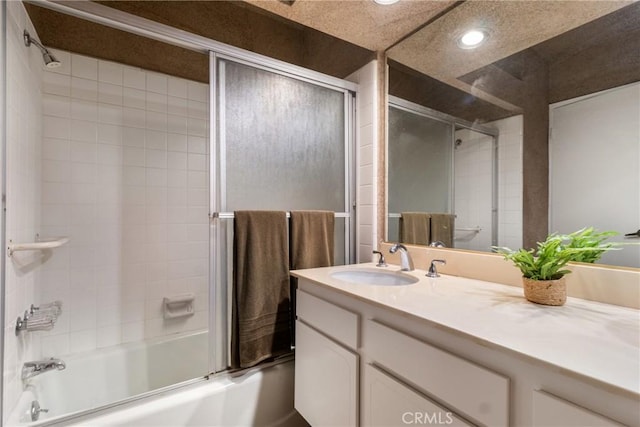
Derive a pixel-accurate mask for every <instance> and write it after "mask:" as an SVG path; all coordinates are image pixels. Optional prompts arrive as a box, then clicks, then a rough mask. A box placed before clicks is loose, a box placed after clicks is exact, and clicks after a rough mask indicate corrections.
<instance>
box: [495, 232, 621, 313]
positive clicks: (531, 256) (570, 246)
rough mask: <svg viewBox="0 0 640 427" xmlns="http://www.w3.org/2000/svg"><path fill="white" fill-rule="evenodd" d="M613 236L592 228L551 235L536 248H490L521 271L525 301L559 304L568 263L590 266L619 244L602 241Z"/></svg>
mask: <svg viewBox="0 0 640 427" xmlns="http://www.w3.org/2000/svg"><path fill="white" fill-rule="evenodd" d="M616 234H617V233H616V232H614V231H603V232H598V231H596V230H595V229H594V228H593V227H588V228H583V229H581V230H578V231H575V232H573V233H571V234H564V235H563V234H556V233H554V234H551V235H549V236H548V237H547V238H546V239H545V241H544V242H538V244H537V247H536V249H531V250H525V249H519V250H517V251H514V250H511V249H509V248H505V247H495V246H494V249H495V250H496V251H497V252H498V253H500V254H502V255H503V256H504V258H505V259H507V260H510V261H512V262H513V263H514V264H515V265H516V267H518V268H519V269H520V271H521V272H522V278H523V288H524V295H525V298H526V299H527V300H529V301H532V302H535V303H538V304H544V305H563V304H564V303H565V302H566V300H567V287H566V283H565V277H564V276H565V275H566V274H569V273H571V271H570V270H568V269H566V268H565V267H566V265H567V264H568V263H570V262H587V263H593V262H595V261H597V260H599V259H600V257H601V256H602V255H603V254H604V253H605V252H606V251H608V250H611V249H617V246H618V245H619V244H617V243H613V242H606V240H607V239H608V238H610V237H612V236H614V235H616Z"/></svg>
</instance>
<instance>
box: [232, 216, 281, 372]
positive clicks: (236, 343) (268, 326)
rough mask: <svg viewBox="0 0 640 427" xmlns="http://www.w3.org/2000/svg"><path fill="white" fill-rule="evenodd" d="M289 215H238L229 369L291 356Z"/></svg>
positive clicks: (234, 251)
mask: <svg viewBox="0 0 640 427" xmlns="http://www.w3.org/2000/svg"><path fill="white" fill-rule="evenodd" d="M288 267H289V265H288V248H287V216H286V213H285V212H274V211H236V212H235V220H234V237H233V297H232V298H233V300H232V319H233V320H232V328H231V366H232V367H233V368H247V367H250V366H253V365H255V364H257V363H259V362H261V361H263V360H265V359H268V358H271V357H275V356H279V355H281V354H285V353H287V352H289V351H291V331H290V302H289V292H290V291H289V268H288Z"/></svg>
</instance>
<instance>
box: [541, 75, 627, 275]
mask: <svg viewBox="0 0 640 427" xmlns="http://www.w3.org/2000/svg"><path fill="white" fill-rule="evenodd" d="M550 113H551V117H550V122H551V138H550V144H549V145H550V146H549V157H550V170H549V173H550V177H549V178H550V183H549V198H550V200H549V202H550V208H549V212H550V214H549V227H550V230H549V231H550V232H559V233H568V232H572V231H575V230H578V229H580V228H582V227H588V226H593V227H595V228H596V229H598V230H601V231H605V230H613V231H617V232H618V233H620V234H619V236H617V237H615V238H613V239H612V240H615V241H627V242H634V243H639V242H640V239H639V238H626V239H625V238H624V234H627V233H632V232H636V231H637V230H638V229H640V84H639V83H635V84H632V85H627V86H623V87H621V88H617V89H612V90H609V91H605V92H601V93H598V94H595V95H593V96H587V97H584V98H581V99H576V100H572V101H568V102H562V103H558V104H554V105H552V106H551V112H550ZM600 262H601V263H603V264H611V265H621V266H627V267H640V245H632V246H625V247H624V248H623V249H622V250H620V251H611V252H609V253H607V254H605V255H604V256H603V257H602V260H601V261H600Z"/></svg>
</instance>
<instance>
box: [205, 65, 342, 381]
mask: <svg viewBox="0 0 640 427" xmlns="http://www.w3.org/2000/svg"><path fill="white" fill-rule="evenodd" d="M212 61H213V62H214V63H213V64H212V67H215V68H214V70H215V73H217V75H216V81H217V85H216V87H217V93H216V94H215V105H216V107H215V108H216V112H215V123H216V124H217V135H216V143H215V146H214V147H213V148H212V153H214V156H215V158H214V159H213V160H212V168H213V171H214V172H213V176H212V179H213V181H215V182H214V183H213V184H212V188H213V189H214V192H215V194H214V195H213V197H212V206H211V209H212V212H217V219H214V221H213V233H214V235H215V237H214V239H213V240H214V243H213V244H214V245H215V247H212V249H213V251H214V252H216V253H217V254H216V256H215V257H214V261H213V262H214V263H215V264H214V269H216V270H217V273H216V276H217V278H218V279H217V280H218V285H219V286H217V287H216V291H215V294H216V295H217V297H216V298H215V301H213V302H214V304H216V307H217V308H216V310H217V311H218V313H223V314H224V315H221V314H219V315H218V319H225V318H228V316H227V315H226V313H230V312H231V310H230V306H229V303H230V302H229V298H228V296H229V295H230V293H231V292H230V286H231V283H232V267H231V266H232V261H233V260H232V256H231V250H232V248H233V221H232V218H233V214H232V212H233V211H235V210H282V211H292V210H329V211H334V212H335V213H336V222H335V224H336V226H335V263H336V264H344V263H348V262H349V261H350V253H351V245H352V239H351V237H350V236H351V229H352V227H351V212H350V211H351V209H350V207H351V205H352V203H351V197H352V192H351V191H350V186H351V178H350V169H349V164H350V163H351V157H352V156H351V135H352V132H351V130H350V129H351V115H352V111H353V110H352V94H351V93H350V92H348V91H347V90H345V89H342V88H337V87H330V86H328V85H324V84H319V83H318V82H312V81H309V80H308V79H303V78H300V77H296V76H293V75H291V74H288V73H283V72H279V71H276V70H271V69H266V68H264V67H260V66H256V65H253V64H246V63H242V62H238V61H235V60H230V59H222V58H216V57H214V58H213V59H212ZM227 290H229V292H227ZM226 323H228V322H223V321H221V322H218V324H220V325H225V324H226ZM220 328H222V326H220V327H219V329H218V331H217V333H216V339H217V341H216V346H217V348H228V347H229V346H228V344H226V342H227V341H226V337H227V336H228V334H229V329H228V327H227V330H221V329H220ZM227 356H228V355H227ZM216 365H217V366H216V369H217V370H220V369H225V368H226V361H225V360H224V355H223V356H221V358H220V359H219V360H218V361H216Z"/></svg>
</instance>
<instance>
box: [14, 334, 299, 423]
mask: <svg viewBox="0 0 640 427" xmlns="http://www.w3.org/2000/svg"><path fill="white" fill-rule="evenodd" d="M207 345H208V335H207V332H206V331H204V332H197V333H190V334H184V335H177V336H174V337H171V338H164V339H155V340H150V341H146V342H144V343H132V344H124V345H121V346H117V347H113V348H109V349H100V350H97V351H92V352H87V353H83V354H78V355H73V356H67V357H62V359H63V360H64V362H65V363H66V366H67V367H66V369H65V370H63V371H53V372H47V373H45V374H42V375H39V376H37V377H34V378H32V379H30V380H29V383H28V385H27V386H26V387H25V390H24V391H23V393H22V395H21V396H20V399H19V401H18V404H17V405H16V408H15V410H14V411H13V412H12V413H11V414H10V416H9V419H8V423H7V424H8V425H9V426H21V427H25V426H39V425H42V424H47V423H57V422H60V425H78V426H80V425H81V426H111V425H113V426H138V425H140V426H144V425H148V426H152V425H153V426H172V427H173V426H210V425H211V426H213V425H224V426H235V425H237V426H248V425H254V424H252V422H254V423H256V424H255V425H273V426H276V425H277V426H279V425H282V426H295V425H305V424H300V421H301V419H300V418H298V416H297V413H295V411H294V410H293V362H287V363H283V364H281V365H276V366H273V367H271V368H267V369H264V370H259V369H256V370H253V371H250V372H247V373H246V374H243V375H242V376H238V377H233V376H231V375H228V374H226V375H225V374H223V375H218V376H215V377H213V378H212V379H210V380H206V381H205V380H201V381H196V382H195V383H193V384H189V385H187V386H184V387H179V388H175V387H173V388H171V389H170V390H165V391H163V392H162V393H160V394H155V395H153V396H148V397H145V398H142V399H138V400H135V401H133V402H126V403H123V404H122V405H118V406H113V407H110V408H107V409H104V410H101V411H99V412H95V413H94V414H93V415H86V414H85V415H83V414H84V413H86V411H87V410H88V409H94V408H99V407H103V406H105V405H113V403H114V402H117V401H121V400H124V399H129V398H131V397H133V396H137V395H140V394H142V393H146V392H149V391H150V390H158V389H162V388H163V387H168V386H171V385H173V384H176V383H179V382H183V381H186V380H189V379H194V378H198V377H203V376H204V375H205V374H206V373H207V355H208V351H207ZM272 390H273V392H272ZM267 397H268V398H269V401H268V402H267V401H266V400H265V399H266V398H267ZM34 400H37V401H38V402H39V404H40V406H41V407H42V408H46V409H48V410H49V412H48V413H44V412H42V413H41V414H40V419H39V420H38V421H37V422H32V421H31V417H30V414H29V410H30V408H31V402H32V401H34ZM250 408H252V409H251V410H250ZM70 415H72V416H73V415H75V416H77V418H76V420H78V421H77V422H79V424H73V422H76V421H73V419H72V420H71V421H70V420H69V416H70ZM234 417H235V418H234ZM250 420H253V421H250ZM247 422H249V423H247Z"/></svg>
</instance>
